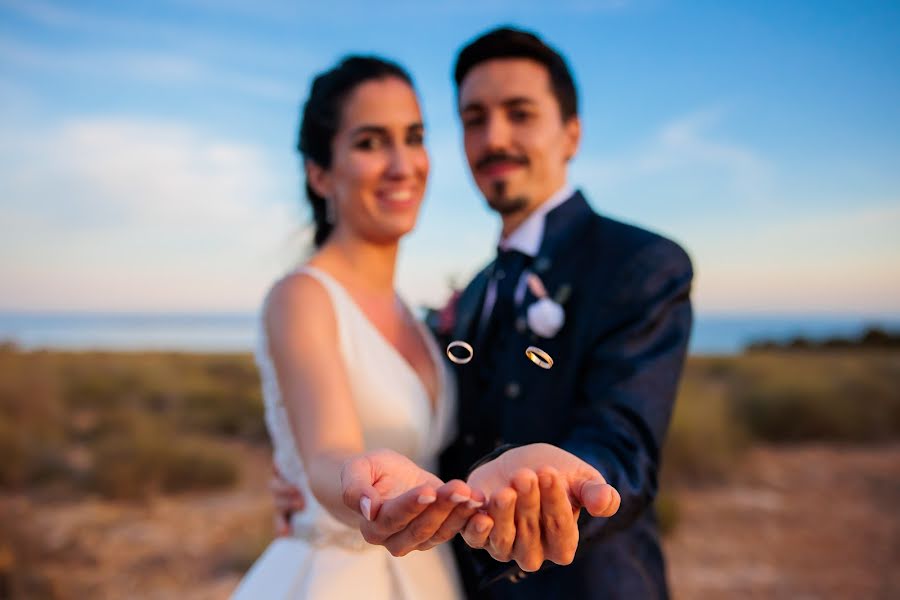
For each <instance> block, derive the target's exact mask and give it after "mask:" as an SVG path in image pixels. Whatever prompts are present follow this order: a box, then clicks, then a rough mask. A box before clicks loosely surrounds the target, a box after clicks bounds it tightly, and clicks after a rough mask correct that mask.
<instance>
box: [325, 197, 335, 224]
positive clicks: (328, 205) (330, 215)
mask: <svg viewBox="0 0 900 600" xmlns="http://www.w3.org/2000/svg"><path fill="white" fill-rule="evenodd" d="M325 221H326V222H327V223H329V224H330V225H334V223H335V221H337V213H336V211H335V209H334V200H332V199H331V198H325Z"/></svg>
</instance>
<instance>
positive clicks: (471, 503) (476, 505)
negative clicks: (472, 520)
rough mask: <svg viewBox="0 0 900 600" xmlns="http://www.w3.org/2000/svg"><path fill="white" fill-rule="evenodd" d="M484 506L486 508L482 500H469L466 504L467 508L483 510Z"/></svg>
mask: <svg viewBox="0 0 900 600" xmlns="http://www.w3.org/2000/svg"><path fill="white" fill-rule="evenodd" d="M482 506H484V502H481V501H480V500H469V501H468V502H467V503H466V507H467V508H481V507H482Z"/></svg>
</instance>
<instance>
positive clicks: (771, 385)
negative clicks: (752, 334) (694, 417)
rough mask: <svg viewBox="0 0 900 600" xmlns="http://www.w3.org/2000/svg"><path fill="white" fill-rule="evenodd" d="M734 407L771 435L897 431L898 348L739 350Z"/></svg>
mask: <svg viewBox="0 0 900 600" xmlns="http://www.w3.org/2000/svg"><path fill="white" fill-rule="evenodd" d="M740 360H741V363H740V364H741V370H740V373H739V374H738V376H737V378H736V381H735V385H734V389H733V405H734V410H735V415H736V418H737V419H738V420H740V421H741V422H742V423H743V424H744V425H745V426H746V428H747V429H748V431H749V432H750V433H751V434H753V435H754V436H755V437H757V438H759V439H761V440H765V441H770V442H804V441H824V442H883V441H887V440H891V439H898V438H900V353H896V352H893V353H880V354H875V353H867V352H858V353H855V354H846V353H827V352H823V353H813V354H810V353H789V352H782V353H772V354H769V355H762V356H761V355H757V354H753V355H749V356H745V357H742V358H741V359H740Z"/></svg>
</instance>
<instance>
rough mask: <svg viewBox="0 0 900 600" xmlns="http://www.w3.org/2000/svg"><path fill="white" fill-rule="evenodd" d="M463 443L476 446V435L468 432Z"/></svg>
mask: <svg viewBox="0 0 900 600" xmlns="http://www.w3.org/2000/svg"><path fill="white" fill-rule="evenodd" d="M463 444H465V445H466V446H474V445H475V436H474V435H472V434H471V433H467V434H466V435H464V436H463Z"/></svg>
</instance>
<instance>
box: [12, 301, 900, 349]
mask: <svg viewBox="0 0 900 600" xmlns="http://www.w3.org/2000/svg"><path fill="white" fill-rule="evenodd" d="M258 327H259V319H258V315H256V314H254V313H228V314H222V313H176V314H173V313H165V314H160V313H35V312H8V311H7V312H0V343H12V344H15V345H16V346H17V347H20V348H23V349H26V350H34V349H61V350H103V351H141V350H164V351H178V352H213V353H231V352H249V351H251V350H252V349H253V347H254V344H255V343H256V340H257V331H258ZM870 327H880V328H882V329H885V330H888V331H893V332H897V331H900V315H898V316H896V317H871V316H852V315H827V316H805V315H765V316H761V315H746V314H743V315H742V314H703V313H700V314H698V315H696V317H695V321H694V329H693V332H692V335H691V342H690V353H691V354H695V355H730V354H737V353H740V352H742V351H743V350H744V349H745V347H746V346H747V345H748V344H750V343H752V342H754V341H759V340H775V341H787V340H791V339H793V338H795V337H798V336H803V337H806V338H808V339H810V340H822V339H826V338H829V337H850V338H853V337H856V336H859V335H860V334H861V333H863V332H864V331H865V330H866V329H868V328H870Z"/></svg>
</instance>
